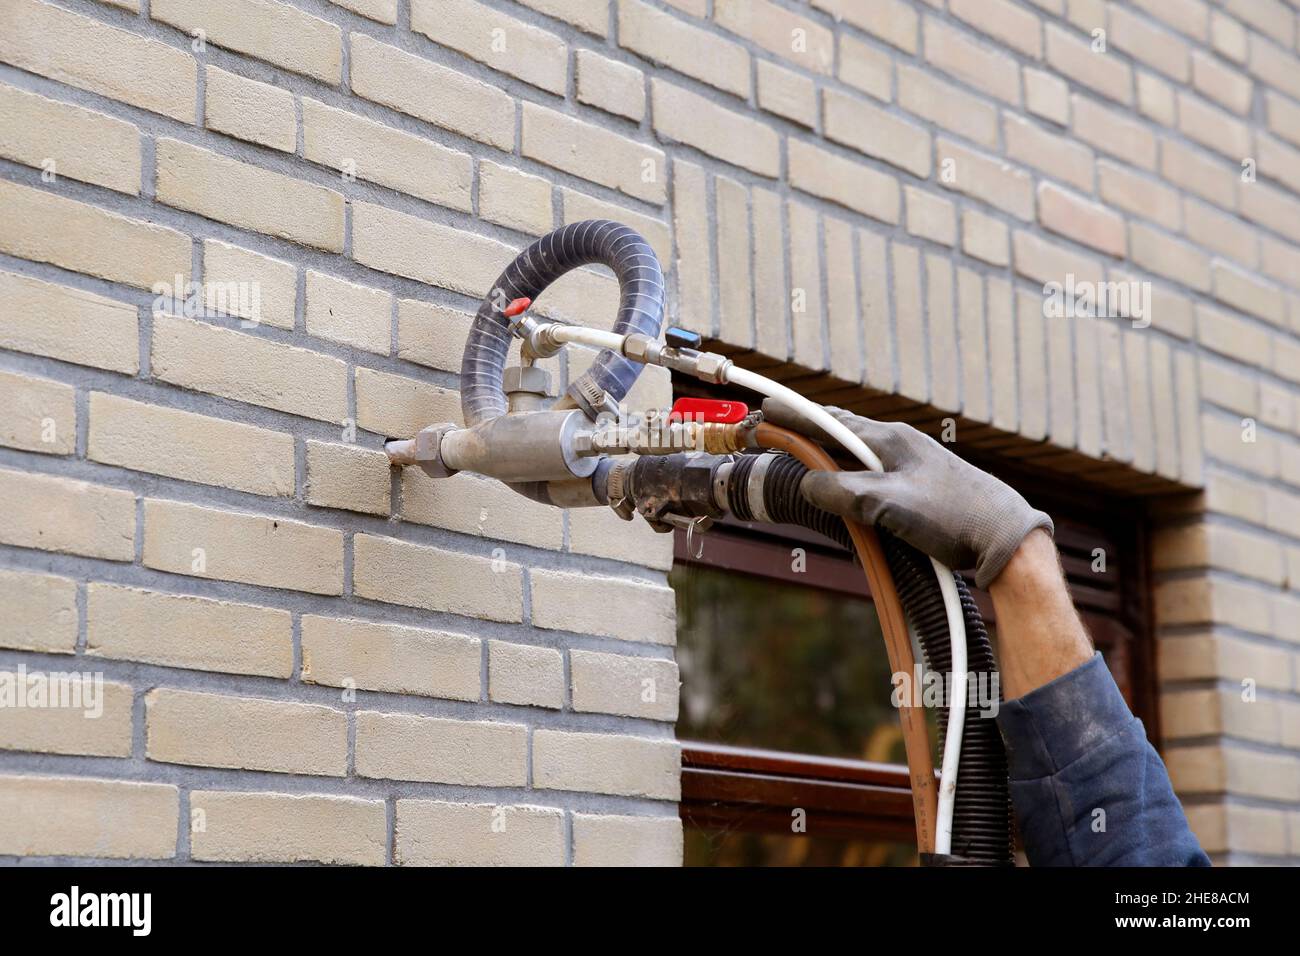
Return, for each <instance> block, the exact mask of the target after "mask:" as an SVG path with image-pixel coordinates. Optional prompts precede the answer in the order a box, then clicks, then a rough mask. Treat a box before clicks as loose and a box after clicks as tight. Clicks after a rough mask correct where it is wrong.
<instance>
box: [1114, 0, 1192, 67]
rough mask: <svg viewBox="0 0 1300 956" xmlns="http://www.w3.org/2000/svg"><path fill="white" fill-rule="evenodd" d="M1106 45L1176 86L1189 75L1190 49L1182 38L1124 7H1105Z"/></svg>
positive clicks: (1115, 4)
mask: <svg viewBox="0 0 1300 956" xmlns="http://www.w3.org/2000/svg"><path fill="white" fill-rule="evenodd" d="M1108 10H1109V14H1110V15H1109V17H1108V27H1109V29H1108V32H1107V36H1106V39H1107V42H1108V44H1109V43H1113V44H1114V45H1115V47H1116V48H1117V49H1119V50H1122V51H1124V52H1125V53H1127V54H1129V55H1130V56H1132V57H1133V58H1134V59H1136V60H1139V61H1141V62H1143V63H1146V64H1147V65H1148V66H1150V67H1152V68H1153V69H1156V70H1159V71H1160V72H1161V73H1163V74H1165V75H1166V76H1168V77H1170V78H1171V79H1173V80H1175V81H1176V82H1178V83H1186V82H1187V81H1188V78H1189V76H1190V74H1191V67H1190V63H1189V58H1188V57H1189V52H1190V47H1189V46H1188V45H1187V43H1185V42H1184V41H1183V40H1182V39H1180V38H1179V37H1177V36H1176V35H1174V34H1173V33H1170V32H1168V31H1166V30H1163V29H1161V28H1160V27H1158V26H1156V25H1155V24H1153V23H1152V22H1151V21H1150V20H1147V19H1145V18H1143V17H1142V16H1140V15H1138V14H1135V13H1134V12H1133V11H1132V10H1130V9H1128V8H1127V7H1126V6H1125V5H1123V4H1120V3H1111V4H1109V5H1108Z"/></svg>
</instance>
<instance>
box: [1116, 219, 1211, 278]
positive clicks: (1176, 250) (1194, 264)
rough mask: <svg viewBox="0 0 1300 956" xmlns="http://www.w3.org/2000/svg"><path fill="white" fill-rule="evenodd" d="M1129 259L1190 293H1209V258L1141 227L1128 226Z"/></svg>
mask: <svg viewBox="0 0 1300 956" xmlns="http://www.w3.org/2000/svg"><path fill="white" fill-rule="evenodd" d="M1129 255H1130V256H1131V257H1132V259H1133V262H1134V264H1136V265H1138V266H1140V267H1141V268H1143V269H1147V270H1149V271H1151V272H1154V273H1156V274H1157V275H1162V276H1165V277H1166V278H1169V279H1173V280H1174V281H1175V282H1179V283H1181V284H1182V285H1185V286H1188V287H1189V288H1192V289H1197V290H1199V291H1202V292H1206V291H1208V290H1209V287H1210V275H1209V270H1210V260H1209V257H1208V256H1206V255H1204V254H1203V253H1202V252H1201V251H1200V250H1198V249H1196V248H1195V247H1193V246H1190V245H1188V244H1187V243H1184V242H1180V241H1179V240H1177V239H1174V238H1172V237H1170V236H1167V235H1165V234H1164V233H1162V232H1159V231H1157V230H1155V229H1152V228H1151V227H1150V226H1148V225H1146V224H1145V223H1141V222H1130V223H1129Z"/></svg>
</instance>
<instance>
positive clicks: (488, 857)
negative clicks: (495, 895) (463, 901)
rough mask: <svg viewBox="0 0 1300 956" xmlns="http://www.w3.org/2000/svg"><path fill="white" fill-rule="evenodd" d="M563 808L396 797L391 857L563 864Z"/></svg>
mask: <svg viewBox="0 0 1300 956" xmlns="http://www.w3.org/2000/svg"><path fill="white" fill-rule="evenodd" d="M564 842H565V840H564V811H563V810H560V809H557V808H554V807H514V806H498V805H494V804H490V803H446V802H443V801H434V800H398V801H397V820H396V848H395V851H394V854H395V858H396V861H397V862H398V863H399V864H403V865H407V866H530V867H532V866H563V865H564Z"/></svg>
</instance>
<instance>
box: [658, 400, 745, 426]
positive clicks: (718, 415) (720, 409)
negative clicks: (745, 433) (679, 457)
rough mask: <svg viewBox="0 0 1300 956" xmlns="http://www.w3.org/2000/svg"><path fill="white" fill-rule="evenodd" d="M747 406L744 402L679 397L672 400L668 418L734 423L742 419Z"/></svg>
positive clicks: (724, 423)
mask: <svg viewBox="0 0 1300 956" xmlns="http://www.w3.org/2000/svg"><path fill="white" fill-rule="evenodd" d="M748 414H749V406H748V405H746V404H745V403H744V402H729V401H724V400H721V399H715V398H679V399H677V401H675V402H673V407H672V410H671V411H669V413H668V416H669V418H677V419H689V420H690V421H696V422H719V423H720V424H723V425H734V424H736V423H737V422H740V421H744V418H745V416H746V415H748Z"/></svg>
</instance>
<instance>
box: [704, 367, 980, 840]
mask: <svg viewBox="0 0 1300 956" xmlns="http://www.w3.org/2000/svg"><path fill="white" fill-rule="evenodd" d="M727 381H728V382H731V383H732V384H733V385H740V386H742V387H743V388H748V389H751V390H753V391H755V392H758V393H759V394H761V395H766V396H768V397H769V398H779V399H782V400H783V401H785V402H787V403H788V404H790V405H792V406H795V407H796V408H798V410H799V411H800V412H801V413H803V415H804V417H805V418H808V419H810V420H811V421H812V422H813V423H814V424H816V425H819V426H821V428H822V429H823V430H825V431H826V432H827V433H828V434H829V435H830V436H831V437H832V438H834V439H835V440H836V441H838V442H839V443H840V444H841V445H843V446H844V447H845V448H846V449H847V450H848V451H849V453H850V454H852V455H853V457H854V458H856V459H858V461H860V462H862V464H863V465H865V466H866V467H867V468H868V469H869V470H871V471H883V470H884V467H883V466H882V465H881V463H880V459H879V458H877V457H876V453H875V452H873V451H872V450H871V449H870V448H868V447H867V445H866V443H865V442H864V441H863V440H862V439H861V438H859V437H858V436H857V435H855V434H853V432H852V431H850V430H849V429H848V428H847V427H846V426H845V425H844V423H843V422H841V421H840V420H839V419H837V418H836V417H835V416H834V415H832V414H831V413H830V412H828V411H826V409H825V408H823V407H822V406H821V405H819V404H817V403H816V402H814V401H812V400H811V399H808V398H804V397H803V396H802V395H800V394H799V393H798V392H796V391H795V390H794V389H792V388H788V387H787V386H785V385H782V384H781V383H780V382H774V381H772V380H771V379H769V378H767V377H766V376H764V375H759V374H758V373H756V372H751V371H749V370H748V369H743V368H738V367H736V366H734V365H733V366H731V368H730V369H728V371H727ZM930 563H931V564H932V565H933V566H934V573H935V577H937V578H938V579H939V590H940V592H941V593H942V594H943V607H944V610H945V611H946V612H947V615H948V636H949V640H950V641H951V644H952V676H951V679H950V680H949V681H948V692H949V694H950V695H951V697H950V698H949V701H948V731H947V734H946V736H945V738H944V745H943V766H942V767H941V768H940V770H939V806H938V814H937V815H938V819H937V820H936V821H935V835H934V852H935V853H942V854H947V853H951V852H952V812H953V807H954V806H955V805H956V801H957V767H958V763H959V760H960V758H961V739H962V732H963V731H964V729H965V723H966V693H967V691H966V617H965V614H964V613H963V612H962V606H961V595H960V594H958V593H957V582H956V580H955V579H954V578H953V575H952V571H951V570H950V569H949V568H947V567H945V566H944V565H943V564H942V563H941V562H939V561H936V560H935V559H934V558H931V559H930Z"/></svg>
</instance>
